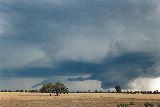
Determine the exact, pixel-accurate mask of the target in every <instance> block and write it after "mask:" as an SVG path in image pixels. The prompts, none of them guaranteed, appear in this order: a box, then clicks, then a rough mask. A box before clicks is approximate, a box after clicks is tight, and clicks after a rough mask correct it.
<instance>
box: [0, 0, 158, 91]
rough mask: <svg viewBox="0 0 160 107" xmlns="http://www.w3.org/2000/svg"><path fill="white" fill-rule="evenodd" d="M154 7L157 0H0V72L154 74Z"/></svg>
mask: <svg viewBox="0 0 160 107" xmlns="http://www.w3.org/2000/svg"><path fill="white" fill-rule="evenodd" d="M159 12H160V8H159V1H158V0H147V1H146V0H130V1H128V0H94V1H93V0H78V1H75V0H68V1H65V0H46V1H42V0H41V1H38V0H32V1H31V0H2V1H0V52H1V53H0V77H5V78H8V77H24V78H25V77H29V78H42V77H44V78H50V77H52V76H70V75H81V74H90V75H91V76H90V77H88V78H83V77H78V78H70V79H68V80H70V81H71V80H72V81H73V80H74V81H76V80H86V79H92V80H99V81H102V87H103V88H110V87H113V86H114V85H115V84H122V85H123V86H124V87H127V86H125V85H126V84H127V83H128V82H130V81H132V80H134V79H136V78H138V77H149V76H159V65H160V63H159V59H160V56H159V53H160V51H159V50H160V48H159V47H160V46H159V45H160V43H159V41H160V39H159V36H160V35H159V34H160V32H159V27H160V20H159V18H160V15H159Z"/></svg>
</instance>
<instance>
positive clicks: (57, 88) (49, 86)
mask: <svg viewBox="0 0 160 107" xmlns="http://www.w3.org/2000/svg"><path fill="white" fill-rule="evenodd" d="M0 92H30V93H54V94H56V96H59V95H60V94H62V93H63V94H65V93H67V94H68V93H69V90H68V88H67V87H66V86H65V85H64V84H63V83H61V82H56V83H45V84H43V85H42V87H41V88H40V89H39V90H38V89H36V90H22V89H20V90H14V91H13V90H0ZM70 93H128V94H160V92H158V90H156V91H122V90H121V87H120V86H115V91H110V90H108V91H98V90H95V91H92V92H91V91H90V90H88V91H76V92H74V91H73V92H70ZM50 95H51V94H50Z"/></svg>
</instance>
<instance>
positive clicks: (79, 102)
mask: <svg viewBox="0 0 160 107" xmlns="http://www.w3.org/2000/svg"><path fill="white" fill-rule="evenodd" d="M130 102H133V103H134V105H129V107H144V103H145V102H152V103H153V104H154V107H158V104H160V94H123V93H69V94H62V95H61V96H54V95H52V96H49V94H46V93H45V94H44V93H14V92H13V93H3V92H2V93H0V107H117V104H129V103H130Z"/></svg>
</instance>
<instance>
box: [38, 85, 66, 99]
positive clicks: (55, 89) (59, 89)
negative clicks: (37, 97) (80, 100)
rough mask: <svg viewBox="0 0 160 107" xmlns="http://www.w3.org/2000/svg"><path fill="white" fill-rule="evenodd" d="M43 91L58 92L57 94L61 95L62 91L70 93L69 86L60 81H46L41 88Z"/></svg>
mask: <svg viewBox="0 0 160 107" xmlns="http://www.w3.org/2000/svg"><path fill="white" fill-rule="evenodd" d="M40 92H41V93H56V96H59V94H61V93H64V94H65V93H68V88H67V87H66V86H65V85H64V84H63V83H60V82H56V83H46V84H43V86H42V88H41V89H40Z"/></svg>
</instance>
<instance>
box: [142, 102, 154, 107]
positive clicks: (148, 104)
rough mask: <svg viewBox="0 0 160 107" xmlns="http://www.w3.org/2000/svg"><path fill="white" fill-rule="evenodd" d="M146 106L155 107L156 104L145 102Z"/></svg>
mask: <svg viewBox="0 0 160 107" xmlns="http://www.w3.org/2000/svg"><path fill="white" fill-rule="evenodd" d="M144 106H145V107H154V104H153V103H151V102H145V103H144Z"/></svg>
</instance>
